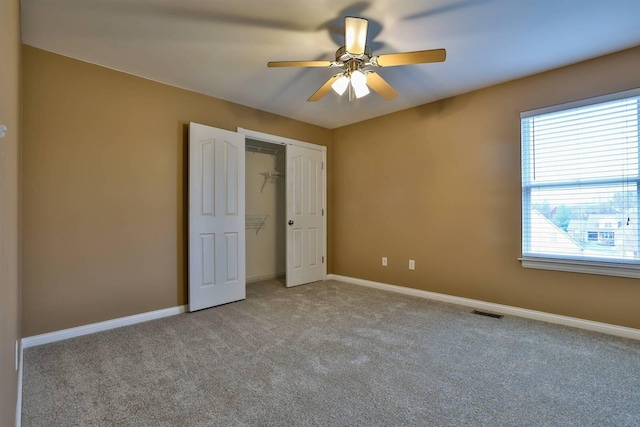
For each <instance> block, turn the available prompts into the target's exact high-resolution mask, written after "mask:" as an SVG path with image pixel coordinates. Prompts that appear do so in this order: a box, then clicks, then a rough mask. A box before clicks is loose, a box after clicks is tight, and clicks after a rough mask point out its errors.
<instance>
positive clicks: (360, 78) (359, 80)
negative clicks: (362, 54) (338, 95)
mask: <svg viewBox="0 0 640 427" xmlns="http://www.w3.org/2000/svg"><path fill="white" fill-rule="evenodd" d="M351 87H352V88H353V92H354V93H355V95H356V98H362V97H363V96H367V95H369V87H367V76H365V75H364V73H363V72H362V71H360V70H355V71H353V72H352V73H351Z"/></svg>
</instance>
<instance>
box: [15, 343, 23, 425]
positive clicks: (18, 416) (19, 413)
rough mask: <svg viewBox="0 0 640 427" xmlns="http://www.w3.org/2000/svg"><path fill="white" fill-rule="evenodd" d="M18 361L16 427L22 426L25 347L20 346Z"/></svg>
mask: <svg viewBox="0 0 640 427" xmlns="http://www.w3.org/2000/svg"><path fill="white" fill-rule="evenodd" d="M19 354H20V358H19V361H18V394H17V396H16V427H20V426H22V367H23V366H24V347H23V346H22V344H20V351H19Z"/></svg>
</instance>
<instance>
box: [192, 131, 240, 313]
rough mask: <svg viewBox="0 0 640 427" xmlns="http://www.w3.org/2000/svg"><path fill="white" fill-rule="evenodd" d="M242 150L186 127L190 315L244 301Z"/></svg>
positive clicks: (233, 137) (229, 139)
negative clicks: (191, 312)
mask: <svg viewBox="0 0 640 427" xmlns="http://www.w3.org/2000/svg"><path fill="white" fill-rule="evenodd" d="M244 145H245V139H244V135H241V134H238V133H236V132H230V131H226V130H223V129H217V128H213V127H210V126H204V125H201V124H197V123H190V125H189V311H195V310H201V309H203V308H208V307H213V306H216V305H220V304H226V303H229V302H233V301H238V300H241V299H244V298H245V297H246V277H245V202H244V196H245V168H244V160H245V157H244V156H245V152H244Z"/></svg>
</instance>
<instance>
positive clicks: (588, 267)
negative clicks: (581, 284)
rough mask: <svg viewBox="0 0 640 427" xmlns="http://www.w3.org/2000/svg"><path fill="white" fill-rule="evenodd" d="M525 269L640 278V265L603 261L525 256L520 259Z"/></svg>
mask: <svg viewBox="0 0 640 427" xmlns="http://www.w3.org/2000/svg"><path fill="white" fill-rule="evenodd" d="M518 260H519V261H520V262H521V263H522V266H523V267H524V268H535V269H538V270H554V271H568V272H571V273H584V274H599V275H603V276H617V277H630V278H633V279H637V278H640V265H638V264H635V263H634V264H631V263H625V264H623V263H616V262H603V261H578V260H569V259H558V258H539V257H527V256H523V257H522V258H518Z"/></svg>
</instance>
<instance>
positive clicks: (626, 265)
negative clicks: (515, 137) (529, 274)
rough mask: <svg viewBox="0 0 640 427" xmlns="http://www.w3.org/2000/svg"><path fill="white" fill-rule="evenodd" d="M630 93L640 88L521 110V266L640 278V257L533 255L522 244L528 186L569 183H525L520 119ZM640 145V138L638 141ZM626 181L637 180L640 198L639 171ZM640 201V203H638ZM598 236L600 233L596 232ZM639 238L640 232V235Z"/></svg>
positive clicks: (526, 170)
mask: <svg viewBox="0 0 640 427" xmlns="http://www.w3.org/2000/svg"><path fill="white" fill-rule="evenodd" d="M632 97H640V88H635V89H630V90H626V91H622V92H615V93H610V94H606V95H602V96H596V97H592V98H586V99H582V100H578V101H572V102H567V103H563V104H557V105H552V106H548V107H543V108H537V109H534V110H529V111H523V112H522V113H520V123H521V125H520V147H521V173H520V178H521V180H520V184H521V191H522V205H521V207H522V215H521V220H522V223H521V226H522V229H521V233H520V237H521V245H520V248H521V250H522V256H521V257H520V258H518V260H519V261H520V263H521V264H522V267H524V268H533V269H542V270H553V271H565V272H574V273H585V274H597V275H606V276H618V277H628V278H640V259H638V260H624V261H623V260H621V259H614V260H611V259H604V258H602V259H599V258H595V257H594V258H593V259H589V260H586V259H576V258H573V257H571V256H568V255H558V254H554V255H549V254H541V255H535V254H530V253H527V252H526V251H525V244H527V243H530V242H531V238H530V237H529V239H528V241H527V239H525V233H526V230H527V229H528V228H529V229H530V225H529V224H531V190H532V188H533V187H536V188H548V187H553V186H559V187H560V186H562V187H569V186H571V185H570V184H547V185H536V186H534V185H527V186H525V185H524V178H525V173H526V174H527V177H529V176H530V170H529V165H530V161H529V160H530V159H529V158H528V157H527V156H529V150H524V149H523V148H524V138H523V135H524V132H523V129H524V128H523V126H524V123H523V119H526V118H530V117H534V116H539V115H543V114H548V113H555V112H560V111H564V110H570V109H574V108H580V107H588V106H591V105H595V104H600V103H604V102H610V101H616V100H622V99H625V98H632ZM637 114H638V116H639V117H638V119H639V121H638V128H639V133H640V102H639V106H638V113H637ZM638 144H639V145H640V140H639V141H638ZM638 168H640V161H639V164H638ZM619 182H620V180H618V179H613V180H612V179H606V180H599V179H594V180H593V181H592V182H583V183H582V184H583V185H584V184H593V185H598V184H608V183H611V184H612V183H619ZM626 182H635V184H636V192H637V197H638V200H639V202H640V171H639V173H638V177H637V178H634V179H628V178H627V180H626ZM639 204H640V203H639ZM598 237H599V234H598ZM639 242H640V236H639Z"/></svg>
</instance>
